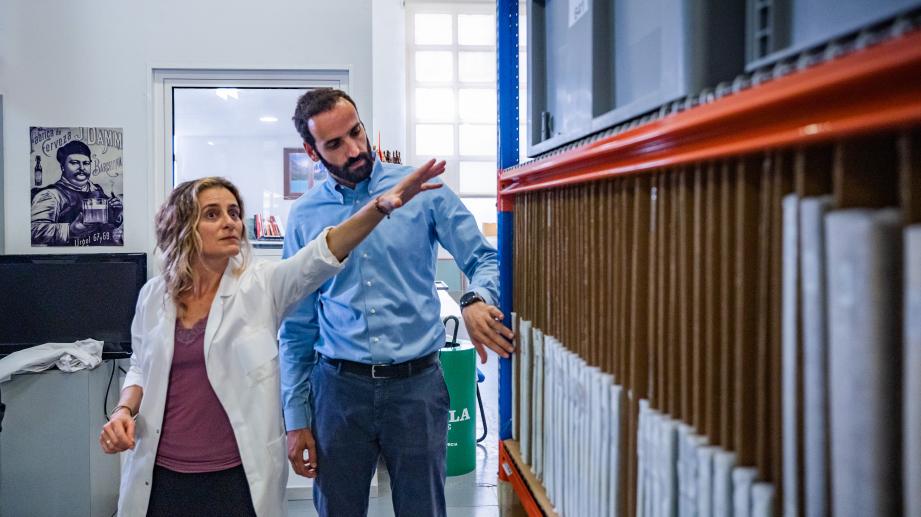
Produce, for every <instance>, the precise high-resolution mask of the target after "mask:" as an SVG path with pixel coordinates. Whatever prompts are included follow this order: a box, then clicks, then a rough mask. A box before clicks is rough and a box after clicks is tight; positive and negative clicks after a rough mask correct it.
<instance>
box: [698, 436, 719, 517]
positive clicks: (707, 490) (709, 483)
mask: <svg viewBox="0 0 921 517" xmlns="http://www.w3.org/2000/svg"><path fill="white" fill-rule="evenodd" d="M715 452H716V447H713V446H700V447H698V448H697V515H701V516H704V515H705V516H707V517H709V516H710V515H713V454H714V453H715Z"/></svg>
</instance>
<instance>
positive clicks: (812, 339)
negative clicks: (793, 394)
mask: <svg viewBox="0 0 921 517" xmlns="http://www.w3.org/2000/svg"><path fill="white" fill-rule="evenodd" d="M830 205H831V196H823V197H813V198H804V199H803V200H802V201H801V202H800V211H799V212H800V228H799V230H800V243H801V246H802V253H801V254H800V270H801V272H802V293H803V302H802V303H803V312H802V314H803V460H804V463H805V465H804V476H805V478H806V479H805V491H804V494H803V497H804V498H805V501H804V503H805V504H804V509H805V515H806V517H827V516H828V515H829V514H830V513H831V512H830V511H829V506H828V489H829V482H828V476H829V473H828V459H829V458H828V448H829V440H828V435H829V429H828V332H827V327H826V325H827V322H828V310H827V304H826V297H825V295H826V287H825V285H826V283H825V264H826V260H825V212H826V211H828V207H829V206H830Z"/></svg>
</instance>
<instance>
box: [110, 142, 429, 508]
mask: <svg viewBox="0 0 921 517" xmlns="http://www.w3.org/2000/svg"><path fill="white" fill-rule="evenodd" d="M442 172H444V162H438V163H435V161H434V160H430V161H429V162H428V163H426V164H425V165H423V166H422V167H420V168H419V169H417V170H416V171H415V172H413V173H412V174H410V175H409V176H407V177H406V178H405V179H404V180H403V181H401V182H400V183H399V184H397V185H396V186H395V187H394V188H393V189H391V190H390V191H389V192H387V193H386V194H384V195H382V196H380V197H378V198H376V199H375V200H374V201H372V202H370V203H368V204H367V205H366V206H365V207H363V208H362V209H361V210H359V211H358V212H357V213H356V214H355V215H353V216H352V217H351V218H349V219H348V220H347V221H345V222H343V223H342V224H340V225H339V226H336V227H332V228H329V229H327V230H326V231H324V232H323V233H321V234H320V235H319V236H318V237H317V238H316V239H315V240H314V241H312V242H311V243H309V244H308V245H307V246H305V247H304V248H303V249H302V250H301V251H299V252H298V253H297V254H296V255H295V256H293V257H291V258H289V259H287V260H283V261H281V262H276V263H257V264H254V265H249V264H248V260H247V256H248V253H247V252H248V243H247V241H246V232H245V229H244V227H243V202H242V200H241V198H240V195H239V193H238V191H237V189H236V188H235V187H234V186H233V185H232V184H231V183H230V182H228V181H227V180H225V179H222V178H204V179H200V180H195V181H189V182H185V183H183V184H181V185H179V186H178V187H176V189H175V190H173V192H172V193H171V194H170V197H169V199H168V200H167V202H166V203H165V204H164V206H163V207H162V208H161V209H160V211H159V213H158V214H157V225H156V226H157V228H156V233H157V248H158V249H159V250H160V252H161V253H162V255H163V258H164V268H163V269H164V272H163V274H162V275H160V276H158V277H156V278H153V279H152V280H150V281H149V282H147V284H146V285H145V286H144V288H143V289H142V290H141V293H140V295H139V297H138V304H137V311H136V313H135V317H134V322H133V324H132V329H131V331H132V345H133V348H134V350H133V354H132V356H131V367H130V369H129V371H128V374H127V376H126V378H125V387H124V388H123V390H122V394H121V398H120V399H119V402H118V405H117V406H116V407H115V409H114V410H113V411H112V415H111V417H110V420H109V422H108V423H107V424H106V425H105V426H104V427H103V429H102V433H101V434H100V437H99V443H100V446H101V447H102V449H103V451H105V452H106V453H110V454H112V453H116V452H122V451H127V453H126V457H125V458H124V461H123V462H122V478H121V493H120V498H119V503H118V511H119V514H120V515H130V516H135V515H145V514H146V515H171V516H172V515H222V516H223V515H267V516H276V515H283V514H285V513H286V510H287V507H286V503H285V484H286V480H287V463H286V456H285V454H286V451H285V430H284V425H283V421H282V416H281V405H280V392H279V377H278V359H277V355H278V350H277V345H276V341H275V335H276V331H277V329H278V325H279V321H280V319H281V316H282V315H283V314H284V312H285V310H286V308H287V307H288V306H289V305H290V304H292V303H294V302H296V301H297V300H299V299H301V298H303V297H304V296H305V295H307V294H308V293H310V292H311V291H313V290H314V289H316V288H317V287H318V286H319V285H320V284H322V283H323V282H324V281H325V280H326V279H328V278H329V277H331V276H332V275H334V274H335V273H336V272H337V271H338V270H339V269H340V268H341V267H342V265H343V261H344V260H345V259H346V256H347V255H348V254H349V252H350V251H351V250H352V249H353V248H354V247H355V246H357V245H358V244H359V243H360V242H361V241H362V239H364V238H365V237H366V236H367V235H368V234H369V233H371V230H373V229H374V227H375V226H376V225H377V224H378V223H379V222H380V221H381V219H382V218H383V217H384V216H385V215H387V214H389V213H390V211H392V210H393V209H396V208H398V207H400V206H401V205H402V204H403V203H406V202H408V201H409V200H410V199H412V198H413V197H414V196H415V195H416V194H418V193H419V192H421V191H425V190H429V189H433V188H438V187H440V186H441V185H440V184H433V183H426V182H427V181H428V180H430V179H432V178H434V177H435V176H437V175H439V174H441V173H442Z"/></svg>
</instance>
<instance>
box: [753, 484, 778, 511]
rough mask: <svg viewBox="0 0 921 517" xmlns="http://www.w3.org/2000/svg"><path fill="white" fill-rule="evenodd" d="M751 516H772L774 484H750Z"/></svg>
mask: <svg viewBox="0 0 921 517" xmlns="http://www.w3.org/2000/svg"><path fill="white" fill-rule="evenodd" d="M751 515H752V517H774V485H772V484H770V483H755V484H753V485H752V514H751Z"/></svg>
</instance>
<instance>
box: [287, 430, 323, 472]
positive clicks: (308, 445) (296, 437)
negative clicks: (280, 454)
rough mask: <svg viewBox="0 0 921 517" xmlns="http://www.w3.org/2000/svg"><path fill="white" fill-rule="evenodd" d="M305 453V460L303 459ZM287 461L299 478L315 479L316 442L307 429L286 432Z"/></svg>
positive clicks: (311, 432)
mask: <svg viewBox="0 0 921 517" xmlns="http://www.w3.org/2000/svg"><path fill="white" fill-rule="evenodd" d="M304 451H307V459H304ZM288 461H290V462H291V468H293V469H294V472H295V473H296V474H297V475H299V476H304V477H305V478H315V477H317V442H316V441H315V440H314V439H313V431H311V430H310V428H309V427H305V428H303V429H295V430H293V431H288Z"/></svg>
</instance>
